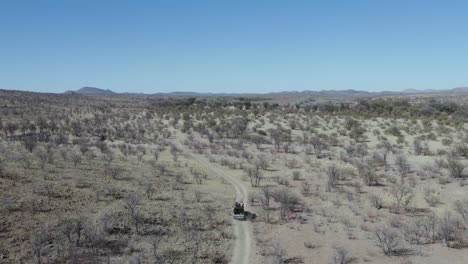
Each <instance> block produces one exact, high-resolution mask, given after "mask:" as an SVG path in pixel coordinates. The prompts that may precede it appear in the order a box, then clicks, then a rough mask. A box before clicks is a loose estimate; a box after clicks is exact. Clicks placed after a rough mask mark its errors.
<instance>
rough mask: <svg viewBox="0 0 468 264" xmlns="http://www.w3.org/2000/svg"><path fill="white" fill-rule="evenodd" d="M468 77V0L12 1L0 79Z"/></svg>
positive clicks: (1, 18) (317, 84)
mask: <svg viewBox="0 0 468 264" xmlns="http://www.w3.org/2000/svg"><path fill="white" fill-rule="evenodd" d="M82 86H94V87H99V88H104V89H111V90H114V91H117V92H123V91H129V92H145V93H153V92H169V91H197V92H270V91H287V90H322V89H357V90H371V91H379V90H402V89H408V88H415V89H431V88H432V89H448V88H453V87H457V86H468V1H466V0H465V1H450V0H447V1H443V0H440V1H431V0H425V1H419V0H418V1H412V0H392V1H379V0H368V1H360V0H354V1H352V0H342V1H314V0H309V1H298V0H291V1H285V0H282V1H274V0H270V1H254V0H250V1H242V0H236V1H228V0H213V1H203V0H192V1H177V0H168V1H158V0H152V1H130V0H127V1H118V0H113V1H106V0H92V1H88V0H74V1H72V0H57V1H48V0H40V1H38V0H30V1H22V0H5V1H1V4H0V88H3V89H18V90H32V91H41V92H63V91H65V90H70V89H78V88H80V87H82Z"/></svg>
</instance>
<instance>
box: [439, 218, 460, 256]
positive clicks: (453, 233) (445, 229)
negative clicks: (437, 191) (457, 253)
mask: <svg viewBox="0 0 468 264" xmlns="http://www.w3.org/2000/svg"><path fill="white" fill-rule="evenodd" d="M464 229H465V225H464V224H463V223H461V221H460V220H459V219H458V218H457V217H456V216H454V215H452V213H451V212H447V213H446V214H445V215H444V217H442V219H441V220H440V223H439V236H440V238H442V241H443V242H444V243H445V245H446V246H447V247H454V248H461V247H466V246H467V242H466V238H465V234H464Z"/></svg>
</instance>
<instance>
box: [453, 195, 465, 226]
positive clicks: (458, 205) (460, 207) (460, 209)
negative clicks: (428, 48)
mask: <svg viewBox="0 0 468 264" xmlns="http://www.w3.org/2000/svg"><path fill="white" fill-rule="evenodd" d="M454 208H455V211H456V212H457V213H458V214H460V216H461V217H462V218H463V220H464V221H465V223H466V224H467V225H468V199H464V200H457V201H455V203H454Z"/></svg>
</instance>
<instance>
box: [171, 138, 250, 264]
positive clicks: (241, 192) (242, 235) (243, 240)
mask: <svg viewBox="0 0 468 264" xmlns="http://www.w3.org/2000/svg"><path fill="white" fill-rule="evenodd" d="M175 144H176V145H177V147H178V148H179V149H182V150H184V154H187V155H190V156H191V157H192V158H193V159H195V160H196V161H198V162H199V163H200V165H202V166H204V167H206V168H207V169H209V170H211V171H213V172H214V173H216V174H218V175H219V176H221V177H223V178H224V179H225V180H226V181H228V182H229V183H230V184H231V185H232V186H233V187H234V189H235V191H236V199H237V200H241V201H244V204H245V205H244V206H245V209H246V210H248V208H249V206H248V192H247V188H246V187H245V186H244V184H243V183H242V182H241V181H239V180H238V179H236V177H235V176H233V175H232V174H231V173H230V172H229V171H226V170H224V169H221V168H219V166H218V165H217V164H214V163H211V162H209V160H208V159H207V158H206V157H204V156H202V155H199V154H196V153H193V152H192V151H191V150H189V149H187V148H186V147H184V146H183V145H182V144H180V143H179V142H175ZM233 227H234V235H235V237H236V243H235V248H234V254H233V255H232V259H231V263H236V264H248V263H250V262H249V261H250V252H251V251H252V247H253V245H254V244H253V239H252V227H251V225H250V222H249V221H237V220H234V219H233Z"/></svg>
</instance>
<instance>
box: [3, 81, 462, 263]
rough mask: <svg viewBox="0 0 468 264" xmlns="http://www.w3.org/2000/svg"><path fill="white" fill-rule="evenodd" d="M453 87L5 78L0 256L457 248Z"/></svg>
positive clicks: (273, 258)
mask: <svg viewBox="0 0 468 264" xmlns="http://www.w3.org/2000/svg"><path fill="white" fill-rule="evenodd" d="M465 90H466V89H458V90H453V91H450V92H439V91H436V92H424V93H416V92H413V93H363V92H357V91H342V92H333V91H325V92H311V93H308V92H299V93H278V94H246V95H223V96H221V95H216V94H210V95H207V94H205V95H202V94H192V95H184V94H167V95H137V94H117V93H116V94H114V93H109V92H106V91H104V90H99V91H100V92H102V93H96V91H89V89H88V90H87V91H81V92H71V93H65V94H46V93H33V92H20V91H7V90H1V91H0V199H1V203H0V210H1V216H0V237H1V240H0V263H38V264H45V263H50V264H52V263H242V264H246V263H276V264H280V263H332V264H350V263H402V264H410V263H414V264H416V263H420V264H422V263H429V264H437V263H454V264H455V263H466V262H467V259H468V169H467V168H468V160H467V158H468V125H467V122H466V121H467V119H468V105H467V102H468V93H467V92H466V91H465ZM236 200H237V201H240V200H242V201H243V202H244V203H245V206H246V207H245V208H246V211H247V212H248V215H247V217H246V219H245V220H235V219H233V217H232V206H233V204H234V202H235V201H236Z"/></svg>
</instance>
